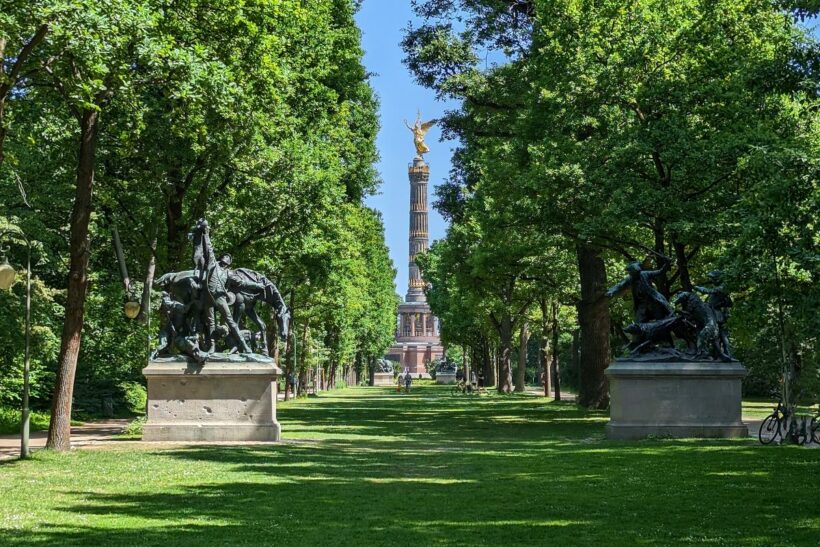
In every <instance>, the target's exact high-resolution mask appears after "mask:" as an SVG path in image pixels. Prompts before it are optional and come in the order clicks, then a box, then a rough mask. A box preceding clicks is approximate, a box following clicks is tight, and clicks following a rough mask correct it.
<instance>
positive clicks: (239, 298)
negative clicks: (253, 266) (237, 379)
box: [154, 268, 290, 355]
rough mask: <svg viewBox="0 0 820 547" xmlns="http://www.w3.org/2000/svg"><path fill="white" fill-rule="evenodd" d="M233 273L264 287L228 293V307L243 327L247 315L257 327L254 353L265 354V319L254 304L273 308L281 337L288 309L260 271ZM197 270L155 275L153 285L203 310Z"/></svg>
mask: <svg viewBox="0 0 820 547" xmlns="http://www.w3.org/2000/svg"><path fill="white" fill-rule="evenodd" d="M232 274H233V275H236V276H239V277H241V278H242V279H244V280H246V281H248V282H250V283H258V284H260V285H262V286H263V287H264V289H263V290H262V291H261V292H251V291H244V290H239V291H236V292H229V293H228V304H229V305H230V306H231V308H232V312H233V314H232V315H233V320H234V321H236V322H237V323H238V324H239V327H240V328H243V323H244V319H245V317H247V318H249V319H250V320H251V321H252V322H253V324H254V325H256V327H257V328H258V329H259V334H260V337H261V344H260V347H259V348H257V351H258V353H262V354H263V355H267V354H268V336H267V328H266V325H265V322H264V321H262V318H261V317H259V313H258V312H257V310H256V305H257V304H258V303H259V302H264V303H266V304H268V305H269V306H270V307H271V308H273V309H274V310H275V311H276V322H277V327H278V329H277V330H278V334H279V336H280V337H281V338H285V337H287V333H288V325H289V323H290V310H289V309H288V306H287V304H286V303H285V299H284V298H282V295H281V293H280V292H279V289H278V288H277V287H276V285H275V284H274V283H273V282H272V281H271V280H270V279H268V278H267V277H266V276H265V275H264V274H261V273H259V272H257V271H254V270H250V269H247V268H238V269H236V270H233V272H232ZM199 279H200V277H199V272H197V271H196V270H185V271H181V272H170V273H167V274H165V275H163V276H161V277H159V278H158V279H157V280H156V281H155V282H154V285H155V286H156V287H157V288H159V289H162V290H163V291H166V292H168V293H169V294H170V295H171V296H173V298H174V300H176V301H178V302H183V303H191V302H193V303H194V304H195V307H196V308H197V311H198V312H200V313H201V312H202V311H203V310H204V309H205V303H204V302H203V301H202V294H201V293H203V292H204V291H203V290H202V287H201V282H200V280H199Z"/></svg>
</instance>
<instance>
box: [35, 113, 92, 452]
mask: <svg viewBox="0 0 820 547" xmlns="http://www.w3.org/2000/svg"><path fill="white" fill-rule="evenodd" d="M98 131H99V111H98V110H96V109H89V110H84V111H83V112H82V116H81V119H80V152H79V161H78V165H77V181H76V188H75V194H74V205H73V207H72V210H71V228H70V238H69V256H70V260H69V267H68V291H67V294H66V310H65V321H64V322H63V334H62V338H61V340H60V354H59V357H58V360H57V379H56V385H55V388H54V397H53V399H52V407H51V422H50V424H49V428H48V440H47V442H46V446H47V447H48V448H52V449H54V450H68V449H69V448H70V447H71V399H72V396H73V394H74V373H75V372H76V370H77V356H78V355H79V353H80V341H81V339H82V331H83V319H84V315H85V298H86V291H87V289H88V258H89V254H90V250H89V245H90V243H89V238H88V225H89V223H90V221H91V208H92V197H93V192H94V163H95V161H96V150H97V136H98Z"/></svg>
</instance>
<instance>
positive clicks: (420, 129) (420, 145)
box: [404, 112, 436, 156]
mask: <svg viewBox="0 0 820 547" xmlns="http://www.w3.org/2000/svg"><path fill="white" fill-rule="evenodd" d="M435 124H436V120H430V121H429V122H424V123H422V121H421V112H419V113H418V115H417V116H416V123H414V124H413V125H412V126H411V125H410V124H408V123H407V120H404V125H406V126H407V129H409V130H410V132H411V133H413V144H414V145H415V146H416V153H417V154H418V155H419V156H423V155H424V154H426V153H427V152H429V151H430V148H429V147H428V146H427V144H426V143H425V142H424V136H425V135H426V134H427V132H428V131H429V130H430V128H431V127H433V126H434V125H435Z"/></svg>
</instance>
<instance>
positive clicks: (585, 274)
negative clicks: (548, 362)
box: [577, 245, 610, 409]
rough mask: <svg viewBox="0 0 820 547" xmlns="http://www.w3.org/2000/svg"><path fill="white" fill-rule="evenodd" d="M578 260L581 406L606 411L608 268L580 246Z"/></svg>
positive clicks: (584, 246) (592, 252)
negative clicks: (579, 282)
mask: <svg viewBox="0 0 820 547" xmlns="http://www.w3.org/2000/svg"><path fill="white" fill-rule="evenodd" d="M577 258H578V272H579V274H580V279H581V300H580V301H579V302H578V324H579V326H580V328H581V367H580V382H579V384H580V385H579V386H578V387H579V390H578V404H580V405H582V406H585V407H588V408H601V409H602V408H606V407H607V406H608V405H609V391H608V386H607V382H606V376H605V375H604V370H606V368H607V367H608V366H609V359H610V354H609V307H608V301H607V299H606V296H605V293H606V290H607V280H606V267H605V265H604V261H603V260H602V259H601V257H600V256H599V254H598V251H597V250H595V249H593V248H591V247H588V246H586V245H578V247H577Z"/></svg>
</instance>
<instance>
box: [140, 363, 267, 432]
mask: <svg viewBox="0 0 820 547" xmlns="http://www.w3.org/2000/svg"><path fill="white" fill-rule="evenodd" d="M281 372H282V371H281V370H280V369H279V368H278V367H276V365H274V363H273V361H272V360H270V359H269V358H265V357H262V356H247V357H246V356H226V357H225V360H213V361H208V362H207V363H205V365H204V366H198V365H196V364H194V363H189V362H187V361H184V360H181V359H178V360H175V359H173V358H169V359H159V360H156V361H151V362H149V363H148V366H147V367H146V368H145V369H143V371H142V373H143V375H144V376H145V378H146V379H147V380H148V421H147V423H146V424H145V427H144V429H143V437H142V438H143V440H145V441H278V440H279V439H280V436H281V427H280V426H279V422H277V421H276V385H277V383H276V380H277V378H278V377H279V375H280V374H281Z"/></svg>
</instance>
